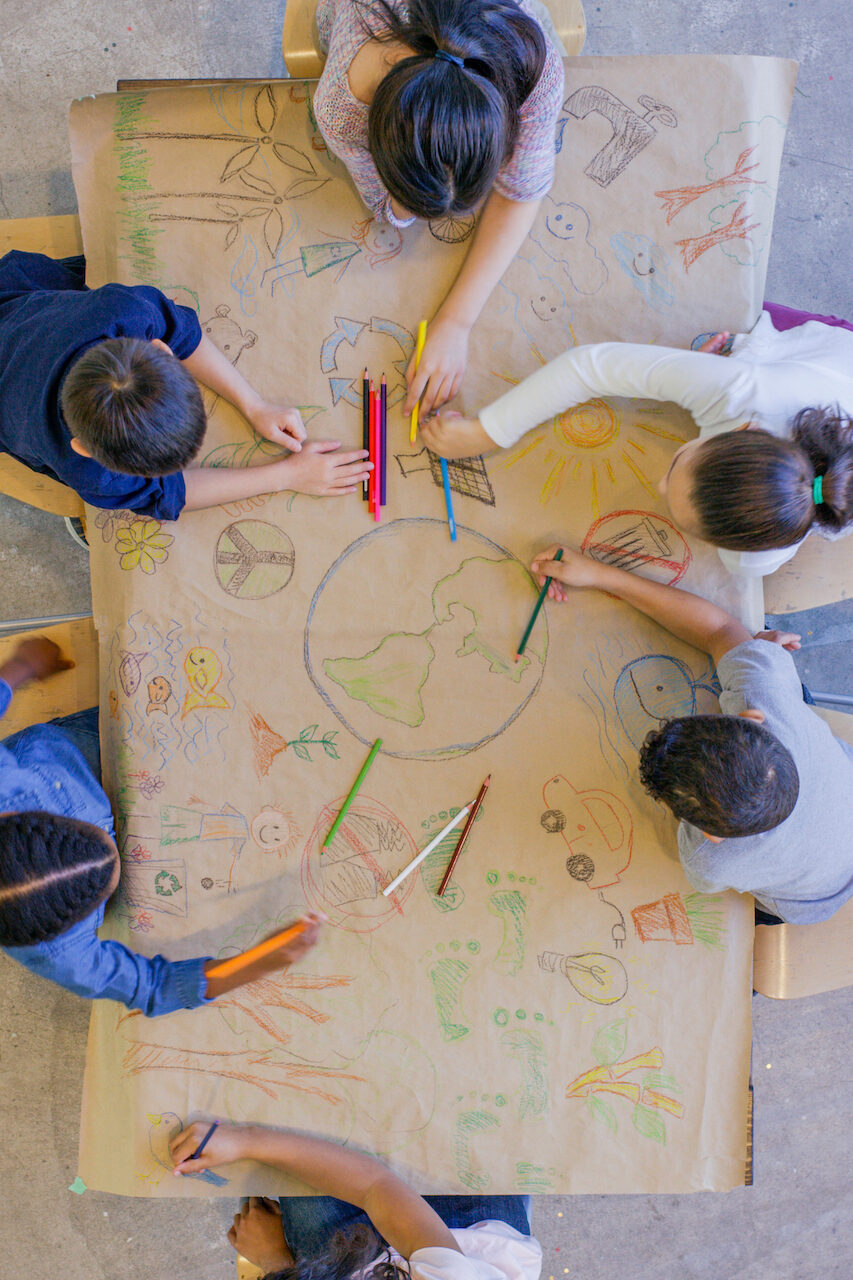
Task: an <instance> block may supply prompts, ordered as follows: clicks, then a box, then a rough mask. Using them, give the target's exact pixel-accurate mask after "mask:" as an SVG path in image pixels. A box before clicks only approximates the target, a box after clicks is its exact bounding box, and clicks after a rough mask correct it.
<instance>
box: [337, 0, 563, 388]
mask: <svg viewBox="0 0 853 1280" xmlns="http://www.w3.org/2000/svg"><path fill="white" fill-rule="evenodd" d="M317 26H318V30H319V33H320V40H321V43H322V44H323V45H324V46H325V47H326V49H327V51H328V57H327V61H326V66H325V69H324V71H323V75H322V76H321V78H320V82H319V84H318V86H317V92H316V95H315V98H314V111H315V115H316V119H317V123H318V125H319V128H320V131H321V132H322V134H323V137H324V138H325V140H326V143H327V144H328V146H329V149H330V150H331V151H333V152H334V153H335V154H336V155H338V156H340V158H341V159H342V160H343V161H344V163H345V164H346V166H347V168H348V169H349V171H350V174H351V176H352V178H353V181H354V182H355V185H356V187H357V188H358V191H359V194H360V195H361V197H362V199H363V200H364V202H365V204H366V205H367V207H368V208H369V209H370V211H371V212H372V214H373V216H374V217H375V218H376V219H377V220H380V221H388V222H391V223H393V225H395V226H398V227H405V226H408V225H409V224H410V223H411V222H413V221H414V220H415V219H416V218H424V219H428V220H430V221H440V222H441V223H442V225H443V227H444V228H446V229H447V231H446V233H447V234H448V236H449V237H450V238H452V237H453V235H454V233H455V228H456V227H457V226H458V224H459V222H460V220H462V219H464V218H466V217H467V215H469V214H471V213H473V212H474V211H475V210H477V209H478V208H479V206H480V205H481V204H483V201H485V204H483V208H482V212H481V214H480V217H479V221H478V226H477V230H476V234H475V237H474V240H473V242H472V245H471V249H470V251H469V253H468V256H467V258H466V261H465V263H464V265H463V267H462V270H461V271H460V273H459V276H458V277H457V279H456V282H455V283H454V285H453V288H452V289H451V290H450V293H449V294H448V295H447V297H446V298H445V300H444V302H443V303H442V305H441V307H440V308H439V310H438V313H437V314H436V315H435V316H434V317H433V318H432V320H431V323H430V328H429V332H428V335H427V342H426V347H425V348H424V352H423V355H422V357H421V361H420V365H419V368H418V372H417V374H416V373H415V370H414V367H413V365H410V366H409V369H408V373H407V377H408V382H409V395H408V399H407V401H406V404H405V405H404V410H405V412H407V413H409V412H411V410H412V408H413V407H414V404H415V402H416V401H417V400H418V399H420V400H421V408H422V411H423V412H424V413H429V412H430V410H431V409H432V408H433V407H434V406H438V405H440V404H442V403H443V402H444V401H445V400H448V399H450V398H451V397H452V396H453V395H455V394H456V392H457V390H458V389H459V385H460V383H461V380H462V376H463V374H464V372H465V366H466V361H467V348H468V333H469V331H470V329H471V327H472V325H473V324H474V321H475V320H476V319H477V316H478V315H479V314H480V311H481V310H482V308H483V305H484V304H485V302H486V299H487V298H488V296H489V294H490V293H491V292H492V289H493V288H494V287H495V285H496V284H497V282H498V280H499V279H500V278H501V276H502V275H503V273H504V271H505V270H506V268H507V267H508V266H509V264H510V262H511V261H512V259H513V258H514V257H515V254H516V252H517V250H518V248H519V247H520V245H521V243H522V241H523V240H524V238H525V236H526V235H527V233H528V231H529V230H530V227H531V226H532V225H533V221H534V218H535V216H536V211H537V209H538V207H539V202H540V200H541V198H542V197H543V196H544V195H545V193H546V192H547V191H548V190H549V188H550V186H551V184H552V181H553V176H554V127H555V123H556V119H557V115H558V113H559V109H560V103H561V100H562V96H563V67H562V62H561V59H560V56H559V54H558V53H557V51H556V49H555V48H554V47H553V45H551V44H550V43H549V41H548V40H547V38H546V36H545V34H544V32H543V29H542V27H541V26H540V23H539V20H538V18H537V17H536V4H535V0H319V4H318V7H317Z"/></svg>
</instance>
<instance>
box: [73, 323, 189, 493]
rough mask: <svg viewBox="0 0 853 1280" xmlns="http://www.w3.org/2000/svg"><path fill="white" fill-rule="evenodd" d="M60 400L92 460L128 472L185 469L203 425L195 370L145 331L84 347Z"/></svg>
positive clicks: (143, 473) (147, 473)
mask: <svg viewBox="0 0 853 1280" xmlns="http://www.w3.org/2000/svg"><path fill="white" fill-rule="evenodd" d="M60 404H61V407H62V413H63V416H64V418H65V421H66V423H67V425H68V429H69V431H70V432H71V434H72V436H75V437H76V438H77V439H78V440H79V441H80V443H81V444H83V445H84V446H85V447H86V449H88V451H89V453H90V454H91V455H92V457H93V458H94V459H95V461H96V462H100V463H101V465H102V466H104V467H109V469H110V470H111V471H119V472H123V473H124V474H125V475H132V476H166V475H171V474H172V473H173V472H175V471H183V469H184V467H186V466H187V465H188V464H189V463H190V462H191V461H192V459H193V458H194V457H195V455H196V454H197V453H198V451H199V449H200V448H201V442H202V440H203V439H204V432H205V429H206V427H207V418H206V415H205V412H204V404H203V402H202V398H201V392H200V390H199V388H198V383H197V382H196V380H195V378H193V377H192V375H191V374H189V373H188V372H187V370H186V369H185V368H184V367H183V365H182V364H181V362H180V360H178V359H177V358H176V357H175V356H173V355H171V354H170V353H169V352H168V351H163V350H162V349H161V348H160V347H155V346H154V344H153V342H149V341H147V340H145V339H142V338H107V339H106V340H105V341H104V342H98V343H96V344H95V346H93V347H89V349H88V351H85V352H84V353H83V355H81V356H79V357H78V358H77V359H76V360H75V361H74V363H73V364H72V366H71V368H70V369H69V370H68V373H67V374H66V377H65V381H64V382H63V384H62V390H61V392H60Z"/></svg>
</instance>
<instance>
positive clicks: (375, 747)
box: [320, 738, 382, 853]
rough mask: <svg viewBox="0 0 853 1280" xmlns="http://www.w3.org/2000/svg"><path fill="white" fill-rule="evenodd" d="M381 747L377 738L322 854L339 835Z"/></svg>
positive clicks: (326, 840) (380, 741)
mask: <svg viewBox="0 0 853 1280" xmlns="http://www.w3.org/2000/svg"><path fill="white" fill-rule="evenodd" d="M381 746H382V739H381V738H377V739H376V741H375V742H374V744H373V746H372V747H371V748H370V751H369V752H368V755H367V759H366V760H365V762H364V764H363V765H362V766H361V769H360V770H359V773H358V777H357V778H356V780H355V782H354V783H353V784H352V786H351V787H350V791H349V795H348V796H347V798H346V800H345V801H344V802H343V804H342V805H341V807H340V810H339V812H338V816H337V817H336V818H335V820H334V822H333V823H332V826H331V829H330V831H329V834H328V835H327V836H326V839H325V840H324V841H323V844H322V846H321V848H320V852H321V853H325V852H326V850H327V849H328V847H329V845H330V844H331V843H332V841H333V840H334V838H335V836H336V835H337V833H338V827H339V826H340V825H341V823H342V822H343V820H344V818H345V817H346V816H347V813H348V811H349V807H350V805H351V804H352V802H353V800H354V799H355V798H356V796H357V795H358V790H359V787H360V786H361V784H362V782H364V779H365V778H366V777H367V771H368V769H369V768H370V766H371V765H372V764H373V761H374V760H375V759H376V753H377V751H378V750H379V748H380V747H381Z"/></svg>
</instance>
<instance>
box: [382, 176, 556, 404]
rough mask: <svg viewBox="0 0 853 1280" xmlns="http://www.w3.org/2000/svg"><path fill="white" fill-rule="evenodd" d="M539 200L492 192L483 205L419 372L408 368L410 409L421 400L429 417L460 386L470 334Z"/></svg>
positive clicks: (530, 222) (433, 324) (431, 328)
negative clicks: (463, 260) (470, 241)
mask: <svg viewBox="0 0 853 1280" xmlns="http://www.w3.org/2000/svg"><path fill="white" fill-rule="evenodd" d="M540 203H541V201H539V200H525V201H520V200H508V199H507V198H506V196H502V195H501V194H500V193H499V192H497V191H493V192H492V193H491V195H490V196H489V198H488V200H487V201H486V203H485V205H484V206H483V211H482V213H481V214H480V218H479V221H478V223H477V230H476V232H475V233H474V239H473V242H472V244H471V248H470V249H469V251H468V255H467V257H466V258H465V262H464V263H463V265H462V270H461V271H460V272H459V275H458V276H457V277H456V280H455V282H454V284H453V287H452V288H451V290H450V292H449V293H448V295H447V297H446V298H445V299H444V302H443V303H442V304H441V306H440V307H439V309H438V312H437V313H436V315H435V317H434V319H433V320H432V321H431V323H430V326H429V330H428V331H427V340H426V345H425V346H424V350H423V354H422V356H421V361H420V364H419V365H418V371H417V373H415V367H414V359H413V360H412V361H411V363H410V364H409V367H408V369H407V370H406V378H407V380H408V383H409V394H408V397H407V398H406V403H405V405H404V406H403V412H404V413H411V412H412V410H413V409H414V407H415V402H416V401H417V400H420V402H421V412H422V413H423V414H424V416H426V415H427V414H429V413H430V412H431V411H432V409H433V408H436V407H437V406H438V405H440V404H443V403H444V401H445V400H450V399H452V397H453V396H455V395H456V393H457V391H458V390H459V387H460V384H461V382H462V378H463V375H464V373H465V367H466V364H467V362H468V334H469V333H470V330H471V327H472V325H473V324H474V321H475V320H476V319H477V317H478V316H479V314H480V312H481V311H482V310H483V307H484V306H485V304H486V299H487V298H488V297H489V294H490V293H491V292H492V290H493V289H494V287H495V285H496V284H497V282H498V281H499V280H500V278H501V276H502V275H503V273H504V272H505V271H506V269H507V267H508V266H509V264H510V263H511V262H512V260H513V258H514V257H515V255H516V253H517V252H518V250H519V248H520V247H521V245H522V243H523V241H524V238H525V236H526V235H527V233H528V231H529V230H530V228H531V227H532V226H533V223H534V220H535V218H536V214H537V212H538V210H539V205H540Z"/></svg>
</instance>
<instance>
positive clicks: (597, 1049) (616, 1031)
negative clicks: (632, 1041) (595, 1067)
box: [592, 1018, 628, 1067]
mask: <svg viewBox="0 0 853 1280" xmlns="http://www.w3.org/2000/svg"><path fill="white" fill-rule="evenodd" d="M627 1025H628V1023H627V1020H626V1019H625V1018H617V1020H616V1021H615V1022H608V1023H607V1025H606V1026H604V1027H602V1028H601V1030H600V1031H599V1032H598V1033H597V1034H596V1037H595V1039H594V1040H593V1042H592V1056H593V1057H594V1058H595V1060H596V1062H597V1063H598V1064H599V1066H602V1067H609V1066H611V1064H612V1063H614V1062H618V1061H619V1059H620V1058H621V1057H622V1054H623V1053H624V1052H625V1045H626V1043H627V1039H628V1033H627V1031H626V1030H625V1028H626V1027H627Z"/></svg>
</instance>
